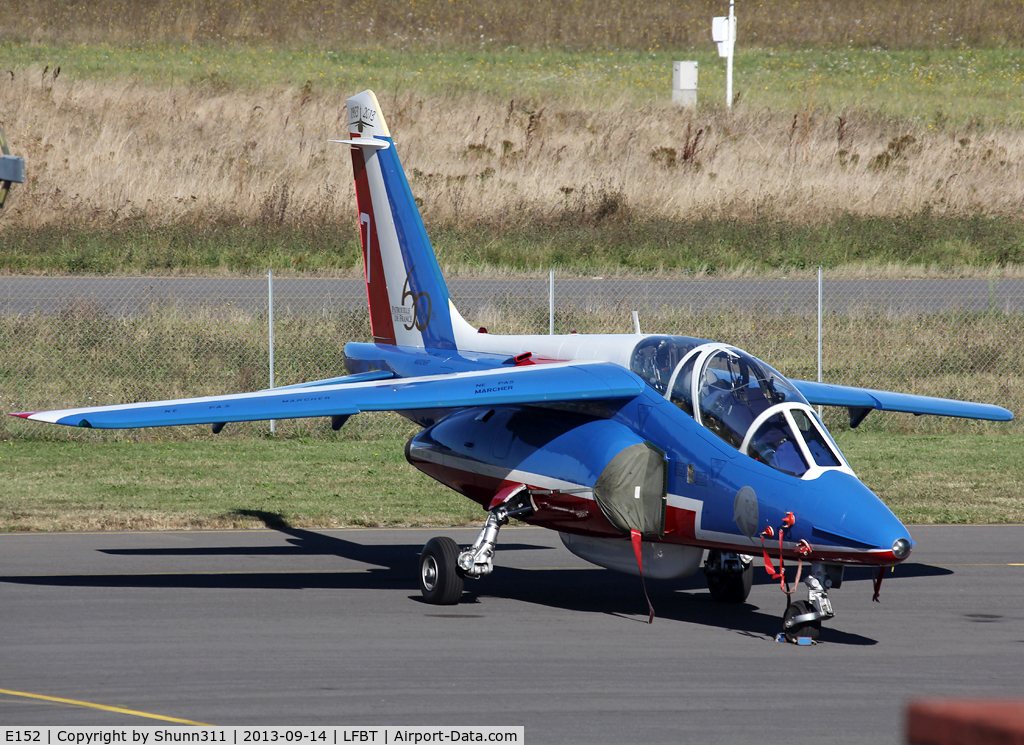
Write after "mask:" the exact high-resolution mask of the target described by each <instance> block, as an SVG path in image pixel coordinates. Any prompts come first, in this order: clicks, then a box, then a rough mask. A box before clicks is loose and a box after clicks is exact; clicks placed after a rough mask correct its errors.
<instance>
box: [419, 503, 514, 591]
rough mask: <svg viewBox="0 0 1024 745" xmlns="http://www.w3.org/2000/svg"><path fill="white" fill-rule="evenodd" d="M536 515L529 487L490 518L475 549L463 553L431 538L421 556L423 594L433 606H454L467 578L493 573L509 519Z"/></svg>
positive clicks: (455, 546)
mask: <svg viewBox="0 0 1024 745" xmlns="http://www.w3.org/2000/svg"><path fill="white" fill-rule="evenodd" d="M531 512H533V506H532V505H531V503H530V493H529V491H528V490H527V489H526V487H525V486H524V487H522V488H521V489H520V490H518V491H516V492H514V493H513V494H512V495H511V496H510V497H509V498H508V499H506V500H505V501H504V502H502V503H501V504H499V505H498V506H497V507H495V508H494V509H492V510H491V511H490V512H489V513H488V515H487V522H485V523H484V527H483V529H482V530H481V531H480V535H478V536H477V539H476V541H475V542H474V543H473V545H472V546H470V547H469V548H467V549H466V550H465V551H460V550H459V546H458V544H457V543H455V541H453V540H452V539H451V538H444V537H440V538H431V539H430V540H429V541H427V545H425V546H424V547H423V553H421V554H420V592H421V593H422V594H423V599H424V600H425V601H427V602H428V603H430V604H432V605H455V604H456V603H458V602H459V598H461V597H462V588H463V583H464V580H465V578H466V577H472V578H473V579H480V578H481V577H484V576H486V575H488V574H490V573H491V572H492V571H494V549H495V548H496V547H497V544H498V531H499V530H501V527H502V526H503V525H507V524H508V520H509V518H510V517H526V516H527V515H528V514H529V513H531Z"/></svg>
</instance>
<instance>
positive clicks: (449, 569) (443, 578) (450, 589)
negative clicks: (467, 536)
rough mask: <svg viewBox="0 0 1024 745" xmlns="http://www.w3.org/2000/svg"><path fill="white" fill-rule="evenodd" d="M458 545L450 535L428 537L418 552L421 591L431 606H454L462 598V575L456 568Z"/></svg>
mask: <svg viewBox="0 0 1024 745" xmlns="http://www.w3.org/2000/svg"><path fill="white" fill-rule="evenodd" d="M458 561H459V544H457V543H456V542H455V541H453V540H452V539H451V538H444V537H441V538H431V539H430V540H429V541H427V545H426V546H424V547H423V553H421V554H420V592H421V593H423V599H424V600H426V601H427V602H428V603H430V604H431V605H455V604H456V603H458V602H459V598H461V597H462V585H463V582H464V575H463V573H462V570H461V569H459V563H458Z"/></svg>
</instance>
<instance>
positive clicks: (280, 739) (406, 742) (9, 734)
mask: <svg viewBox="0 0 1024 745" xmlns="http://www.w3.org/2000/svg"><path fill="white" fill-rule="evenodd" d="M181 742H196V743H224V745H247V743H258V744H260V745H262V744H263V743H278V744H279V745H284V744H285V743H306V745H343V744H344V743H365V744H366V745H392V744H393V743H400V744H401V745H421V744H422V743H434V742H445V743H452V742H502V743H516V745H520V744H521V743H524V742H526V739H525V727H437V726H434V727H390V726H389V727H214V726H211V727H210V728H209V729H206V728H196V727H0V745H23V744H28V745H32V744H33V743H35V744H36V745H121V744H122V743H123V744H125V745H154V743H159V744H160V745H163V743H181Z"/></svg>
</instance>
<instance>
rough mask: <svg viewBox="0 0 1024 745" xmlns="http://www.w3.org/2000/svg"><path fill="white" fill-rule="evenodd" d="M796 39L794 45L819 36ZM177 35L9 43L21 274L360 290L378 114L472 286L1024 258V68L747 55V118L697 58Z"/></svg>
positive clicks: (698, 52)
mask: <svg viewBox="0 0 1024 745" xmlns="http://www.w3.org/2000/svg"><path fill="white" fill-rule="evenodd" d="M766 5H768V4H766ZM865 6H866V7H867V6H870V4H865ZM870 7H873V6H870ZM915 7H916V6H915ZM921 7H925V6H924V5H922V6H921ZM939 10H940V9H935V8H933V9H932V10H930V11H929V12H930V13H931V14H932V17H933V18H939V17H940V15H941V14H939V15H936V14H937V13H938V11H939ZM780 11H781V12H783V17H781V18H779V19H778V22H777V25H778V26H785V25H786V24H789V23H793V24H797V20H796V16H798V15H799V16H801V17H802V14H803V13H804V10H803V9H801V10H800V11H799V13H797V12H796V11H793V13H792V17H790V16H786V15H785V13H787V12H789V11H786V10H785V9H783V8H780ZM987 12H988V11H986V13H987ZM958 17H959V16H958ZM985 17H988V16H985ZM961 20H963V19H962V18H961ZM801 22H802V21H801ZM908 23H909V21H908ZM922 23H924V21H922ZM200 25H202V24H200ZM925 25H927V23H925ZM939 26H942V23H941V22H939V21H935V22H933V23H932V26H931V27H932V28H933V31H935V29H937V28H938V27H939ZM48 28H49V27H48ZM174 28H176V27H175V26H174V24H173V23H172V24H171V28H170V29H164V30H163V31H161V32H160V33H156V32H154V33H153V34H152V35H151V36H150V39H153V38H157V39H160V38H163V39H166V40H165V41H152V40H150V41H146V42H138V43H133V44H127V43H111V42H109V41H108V42H96V41H93V40H90V39H88V38H85V39H83V38H75V39H69V38H63V37H60V36H59V35H56V34H54V36H55V38H52V39H51V38H50V37H49V36H47V35H46V34H42V35H41V36H40V39H41V40H40V41H39V42H38V43H36V44H24V43H18V42H13V41H12V42H7V43H0V60H2V62H3V65H4V67H5V68H9V69H11V71H12V75H11V76H5V77H4V79H3V80H2V81H0V112H3V125H4V126H5V128H6V131H7V133H8V136H9V139H10V140H11V141H12V142H13V143H14V144H15V149H16V150H17V151H19V152H20V153H21V154H23V155H25V157H26V159H27V162H28V164H29V175H30V182H29V183H28V184H26V185H25V186H24V187H22V188H21V189H18V190H17V191H16V192H15V194H14V196H13V197H12V202H11V205H10V207H9V209H8V210H6V211H5V212H4V213H3V214H2V215H0V267H3V268H7V269H10V270H14V271H36V270H41V271H64V272H109V271H133V272H135V271H152V272H166V271H191V272H196V271H198V272H210V271H246V270H253V269H259V270H265V269H267V268H271V267H272V268H274V269H275V270H277V271H278V272H282V271H297V272H303V271H311V270H324V271H330V272H350V271H352V270H353V267H355V265H356V264H357V263H358V262H357V254H358V248H357V243H356V233H355V230H354V227H353V225H354V221H353V220H352V215H353V214H354V198H353V195H352V193H351V189H350V188H349V181H350V178H351V176H350V174H349V168H350V167H349V164H348V159H347V157H346V155H345V153H344V152H343V151H342V150H341V149H338V148H336V147H335V146H331V145H328V144H327V143H326V140H327V139H328V138H330V137H337V136H339V134H344V130H345V122H344V121H343V118H344V117H343V113H342V112H343V102H344V99H345V97H346V96H347V95H350V94H351V93H352V92H354V91H356V90H358V89H360V88H363V87H373V88H375V89H376V90H377V91H378V93H379V94H380V97H381V102H382V106H383V107H384V108H385V112H386V114H387V116H388V119H389V121H390V123H391V125H392V128H393V130H394V132H395V135H396V138H397V139H398V141H399V144H400V147H401V148H402V156H403V162H404V163H405V166H406V168H407V171H408V172H409V174H410V178H411V180H412V186H413V190H414V193H416V194H417V195H418V196H419V197H420V199H421V200H422V202H423V210H424V216H425V218H426V221H427V223H428V226H429V228H430V230H431V233H432V235H433V236H434V239H435V243H436V245H437V248H438V251H439V253H440V255H441V259H442V262H443V263H445V264H446V265H447V266H448V267H449V268H451V269H469V270H474V271H479V270H485V271H486V270H494V269H495V268H503V269H504V268H510V267H511V268H515V269H536V268H538V267H547V266H551V265H558V266H566V267H579V268H581V269H583V270H593V269H600V270H601V271H609V270H613V269H622V268H625V269H631V270H635V269H647V270H649V269H666V270H676V269H684V270H701V269H712V270H715V271H719V272H721V271H725V270H729V269H735V268H754V269H764V268H783V269H785V268H790V267H801V266H815V265H817V264H824V265H826V266H830V267H836V266H845V265H850V264H855V265H857V264H864V263H867V264H870V265H876V266H877V265H885V264H889V263H895V264H899V265H924V266H937V267H940V268H944V269H946V270H949V271H955V272H961V271H963V270H964V267H991V266H1000V267H1006V266H1014V265H1016V264H1019V263H1021V262H1022V257H1024V242H1022V239H1021V234H1022V231H1021V229H1020V227H1021V223H1020V204H1021V199H1022V192H1021V183H1022V179H1021V168H1022V165H1021V164H1022V162H1024V109H1022V107H1021V104H1020V99H1019V96H1018V95H1017V93H1016V91H1017V90H1019V88H1020V87H1021V86H1022V85H1024V66H1022V64H1024V63H1022V62H1021V58H1020V55H1019V54H1018V53H1017V50H1018V48H1019V45H1018V46H1017V47H1011V48H1005V47H999V46H996V45H995V44H991V45H989V46H982V47H967V46H965V45H964V44H962V43H960V42H957V43H950V42H949V40H948V39H945V37H942V38H943V39H945V43H946V45H945V46H943V45H941V44H940V45H936V46H932V47H929V48H902V49H879V48H872V47H858V46H854V47H850V46H842V45H831V46H830V45H824V46H821V47H818V48H810V49H793V48H792V47H779V48H766V47H761V48H750V47H747V46H741V50H740V54H739V57H738V60H737V90H738V91H739V92H740V94H741V95H740V100H739V102H738V104H737V106H736V108H735V109H734V110H733V112H731V113H729V112H726V111H725V109H724V107H723V106H722V97H723V87H724V70H723V66H722V63H721V61H719V60H718V58H717V57H716V56H715V55H714V52H713V48H712V46H711V45H710V44H709V43H707V41H706V39H703V37H698V36H694V37H693V40H692V46H691V47H684V48H683V51H677V50H676V49H673V50H672V51H663V50H664V48H665V47H663V46H662V47H657V46H654V45H652V46H650V48H647V47H645V48H643V49H641V50H622V49H619V50H610V51H609V50H608V49H605V48H597V49H595V48H593V47H590V48H587V49H584V50H583V51H566V50H564V49H560V48H557V47H556V48H550V49H537V48H535V47H533V48H529V47H525V48H524V47H517V48H512V49H509V48H505V47H498V46H497V45H494V44H491V45H485V48H484V49H482V50H481V49H473V44H472V43H471V39H470V38H469V37H468V36H467V38H466V39H464V40H463V42H462V43H461V44H459V45H456V46H455V50H454V51H445V52H440V51H435V50H433V49H432V48H424V44H420V45H418V46H417V45H416V44H412V45H411V48H410V49H401V50H400V49H398V46H399V44H398V43H397V42H395V43H393V45H392V46H391V48H388V47H387V46H385V47H383V48H376V49H368V48H363V49H355V50H354V49H352V47H351V46H348V45H346V46H343V47H341V46H334V45H331V44H328V43H327V42H325V41H323V40H320V41H318V42H316V43H314V42H312V41H306V40H303V39H302V38H300V37H298V36H297V37H296V38H295V39H292V40H291V42H290V44H284V45H283V46H277V45H275V46H273V47H270V46H267V45H265V44H258V43H255V42H253V41H252V40H251V38H250V37H247V36H245V35H243V36H242V37H241V38H242V40H241V41H232V42H231V43H225V42H223V41H221V42H213V41H209V40H206V41H202V42H194V43H181V42H180V40H178V39H177V38H176V37H174V34H173V33H172V32H173V30H174ZM971 28H974V26H971ZM769 30H770V29H769V27H768V26H765V27H763V28H760V30H755V29H754V28H752V29H751V33H752V36H754V37H755V38H758V39H761V38H764V39H768V38H770V37H771V34H770V33H769ZM5 33H6V34H7V35H8V37H9V38H16V37H17V34H16V30H11V31H6V32H5ZM26 33H28V32H26ZM935 33H938V31H935ZM943 33H944V32H943ZM971 33H975V32H971ZM985 33H988V34H989V37H990V36H991V34H993V33H995V31H994V30H992V29H989V31H986V32H985ZM1007 33H1010V31H1007ZM908 34H909V32H907V33H905V34H904V36H906V37H907V38H911V37H912V36H913V35H908ZM978 34H981V35H980V36H979V37H978V38H989V37H986V36H985V35H984V34H983V33H982V32H980V31H977V33H975V36H978ZM28 35H29V37H32V34H31V33H29V34H28ZM81 35H85V36H86V37H87V36H88V35H87V34H85V32H84V31H82V32H80V36H81ZM933 35H934V34H933ZM965 35H966V36H965ZM37 36H39V35H38V34H37ZM112 36H113V37H115V38H116V36H117V35H116V34H114V35H112ZM961 36H962V37H964V38H966V37H968V36H970V33H968V31H967V30H964V32H963V34H961ZM0 38H2V37H0ZM360 38H362V37H360ZM388 38H391V37H388ZM395 38H397V37H395ZM688 38H689V37H688ZM796 38H799V37H798V36H795V35H794V36H791V37H789V42H790V43H792V42H793V41H794V40H795V39H796ZM913 38H914V39H918V41H920V40H921V39H924V38H925V37H920V38H918V36H913ZM1013 38H1014V39H1016V37H1013ZM940 41H941V40H940ZM880 43H888V40H885V39H883V40H882V41H881V42H880ZM915 43H916V42H915ZM684 52H685V53H684ZM679 56H686V57H692V58H694V59H697V60H698V61H699V62H700V63H701V70H702V91H701V105H700V106H699V108H698V109H697V111H696V112H692V113H690V112H681V111H680V110H678V109H676V108H675V107H673V106H672V105H671V104H670V103H669V102H668V98H669V90H670V86H671V62H672V59H673V58H676V57H679ZM58 65H59V66H60V67H61V74H60V75H59V76H55V75H54V70H55V68H56V67H57V66H58ZM44 69H45V70H48V71H47V72H44Z"/></svg>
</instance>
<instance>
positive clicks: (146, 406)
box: [14, 362, 644, 429]
mask: <svg viewBox="0 0 1024 745" xmlns="http://www.w3.org/2000/svg"><path fill="white" fill-rule="evenodd" d="M378 374H379V373H369V374H367V375H366V376H359V375H353V376H349V377H351V378H357V379H359V381H358V382H350V383H335V384H328V385H313V386H311V387H306V388H301V387H299V388H296V387H288V388H276V389H270V390H265V391H256V392H253V393H241V394H236V395H229V396H206V397H203V398H184V399H178V400H175V401H150V402H145V403H135V404H122V405H119V406H97V407H91V408H83V409H62V410H58V411H40V412H24V413H21V414H14V416H20V417H23V418H25V419H31V420H33V421H37V422H49V423H52V424H64V425H67V426H70V427H91V428H96V429H129V428H133V427H163V426H174V425H181V424H216V423H222V422H249V421H258V420H262V419H296V418H301V417H314V416H331V417H339V416H347V415H352V414H358V413H359V412H362V411H411V410H415V409H451V408H461V407H465V406H494V405H499V404H530V403H546V402H563V401H588V400H608V399H622V398H633V397H635V396H637V395H639V394H640V393H641V392H642V391H643V389H644V383H643V382H642V381H641V380H640V378H638V377H637V376H636V375H634V374H633V373H631V372H629V371H628V370H626V369H624V368H621V367H619V366H618V365H613V364H609V363H603V362H574V363H569V362H565V363H554V364H550V365H534V366H531V367H515V368H511V369H510V368H503V369H494V370H484V371H478V372H466V373H456V374H449V375H434V376H429V377H422V378H400V379H393V380H368V379H367V377H369V376H373V375H378Z"/></svg>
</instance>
